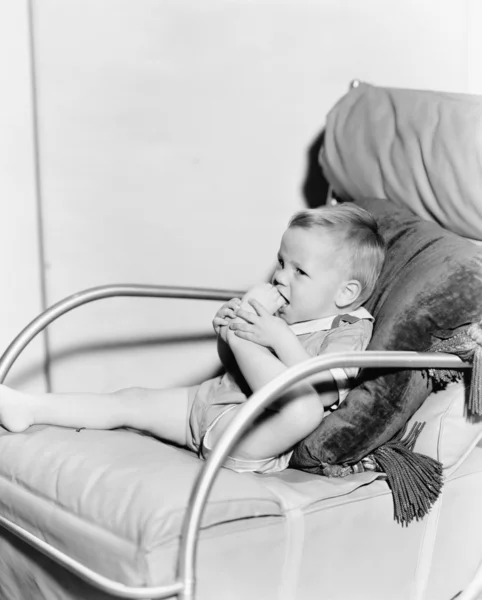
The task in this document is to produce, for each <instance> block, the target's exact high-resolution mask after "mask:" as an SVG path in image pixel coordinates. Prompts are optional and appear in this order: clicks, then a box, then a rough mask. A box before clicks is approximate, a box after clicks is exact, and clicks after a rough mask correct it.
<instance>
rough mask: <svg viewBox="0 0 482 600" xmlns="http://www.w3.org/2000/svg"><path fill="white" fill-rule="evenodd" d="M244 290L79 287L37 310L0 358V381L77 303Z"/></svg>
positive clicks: (224, 295) (221, 296) (211, 296)
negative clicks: (43, 333) (57, 300)
mask: <svg viewBox="0 0 482 600" xmlns="http://www.w3.org/2000/svg"><path fill="white" fill-rule="evenodd" d="M243 294H244V292H240V291H239V290H238V291H235V290H225V289H211V288H196V287H174V286H169V285H139V284H128V283H127V284H122V283H119V284H112V285H102V286H98V287H93V288H89V289H87V290H83V291H81V292H78V293H76V294H73V295H72V296H68V297H67V298H64V299H63V300H60V301H59V302H57V303H56V304H54V305H53V306H51V307H50V308H48V309H47V310H46V311H44V312H43V313H41V314H40V315H39V316H38V317H36V318H35V319H34V320H33V321H31V322H30V323H29V324H28V325H27V327H25V329H23V330H22V331H21V332H20V333H19V334H18V335H17V337H16V338H15V339H14V340H13V342H12V343H11V344H10V345H9V346H8V348H7V349H6V350H5V352H4V353H3V355H2V357H1V358H0V383H3V381H4V380H5V377H6V376H7V374H8V372H9V370H10V368H11V367H12V365H13V363H14V362H15V360H16V359H17V358H18V356H19V355H20V353H21V352H22V351H23V350H24V349H25V347H26V346H27V345H28V344H29V343H30V342H31V341H32V340H33V338H34V337H35V336H36V335H37V334H38V333H40V332H41V331H43V330H44V329H45V328H46V327H47V325H49V324H50V323H52V322H53V321H55V320H56V319H58V318H59V317H61V316H62V315H64V314H65V313H67V312H69V311H71V310H72V309H74V308H76V307H77V306H82V305H83V304H87V303H88V302H93V301H94V300H102V299H103V298H112V297H114V296H137V297H139V296H142V297H149V298H189V299H193V300H230V299H231V298H234V297H235V296H242V295H243Z"/></svg>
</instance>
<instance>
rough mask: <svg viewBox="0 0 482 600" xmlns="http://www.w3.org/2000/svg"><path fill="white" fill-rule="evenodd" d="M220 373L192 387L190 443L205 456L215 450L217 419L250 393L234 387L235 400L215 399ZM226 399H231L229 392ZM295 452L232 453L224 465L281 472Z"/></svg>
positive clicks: (232, 395) (239, 470)
mask: <svg viewBox="0 0 482 600" xmlns="http://www.w3.org/2000/svg"><path fill="white" fill-rule="evenodd" d="M220 379H221V378H219V377H216V378H214V379H210V380H209V381H205V382H204V383H202V384H201V385H198V386H193V387H190V388H189V390H188V393H189V404H188V419H187V428H186V445H187V447H188V448H189V449H191V450H192V451H193V452H196V454H198V455H199V456H200V457H201V458H204V459H206V458H207V457H208V456H209V453H210V452H211V451H212V447H211V445H210V444H209V435H210V433H211V431H212V430H213V428H214V426H215V425H216V423H217V422H218V421H219V420H220V419H222V417H223V416H224V415H225V414H227V413H228V412H230V411H231V410H233V409H234V408H235V407H236V406H238V405H239V404H242V403H243V402H245V401H246V396H245V395H244V394H243V393H242V392H241V391H239V390H230V393H229V399H231V400H234V402H226V401H221V402H213V399H214V398H215V392H216V389H219V388H220V387H221V382H220ZM224 400H228V397H227V396H225V397H224ZM292 454H293V452H292V451H290V452H285V453H283V454H281V455H280V456H274V457H270V458H263V459H260V460H248V459H241V458H235V457H234V456H228V457H227V458H226V460H225V461H224V466H225V467H227V468H228V469H231V470H233V471H237V472H238V473H247V472H251V473H265V474H266V473H277V472H279V471H284V470H285V469H287V468H288V464H289V461H290V458H291V455H292Z"/></svg>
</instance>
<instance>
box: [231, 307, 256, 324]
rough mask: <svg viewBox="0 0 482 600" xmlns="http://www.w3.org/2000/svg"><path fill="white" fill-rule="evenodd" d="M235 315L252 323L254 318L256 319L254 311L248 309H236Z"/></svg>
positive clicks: (254, 320)
mask: <svg viewBox="0 0 482 600" xmlns="http://www.w3.org/2000/svg"><path fill="white" fill-rule="evenodd" d="M236 316H237V317H241V318H242V319H244V320H245V321H247V322H248V323H252V324H253V325H254V323H255V322H256V319H257V315H256V313H253V312H251V311H249V310H244V309H242V308H240V309H238V310H237V311H236Z"/></svg>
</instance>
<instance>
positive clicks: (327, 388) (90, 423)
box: [0, 204, 385, 473]
mask: <svg viewBox="0 0 482 600" xmlns="http://www.w3.org/2000/svg"><path fill="white" fill-rule="evenodd" d="M384 253H385V248H384V242H383V240H382V238H381V236H380V235H379V233H378V231H377V226H376V223H375V221H374V219H373V218H372V217H371V216H370V215H369V214H368V213H367V212H366V211H364V210H363V209H361V208H359V207H357V206H355V205H352V204H341V205H338V206H335V207H324V208H320V209H312V210H305V211H302V212H300V213H297V214H296V215H295V216H294V217H293V218H292V219H291V221H290V223H289V225H288V228H287V230H286V231H285V232H284V234H283V237H282V240H281V245H280V249H279V252H278V267H277V269H276V271H275V273H274V275H273V278H272V283H271V284H263V285H261V286H257V287H255V288H253V290H251V291H250V292H248V293H247V294H246V295H245V296H244V298H243V299H242V300H240V299H237V298H234V299H232V300H230V301H229V302H228V303H226V304H225V305H223V306H222V307H221V308H220V309H219V310H218V312H217V313H216V316H215V317H214V320H213V326H214V329H215V331H216V333H217V335H218V349H219V354H220V357H221V360H222V361H223V363H224V365H225V367H226V369H227V371H226V373H225V374H224V375H222V376H220V377H216V378H214V379H210V380H208V381H205V382H204V383H202V384H200V385H198V386H194V387H190V388H176V389H166V390H154V389H145V388H129V389H126V390H120V391H117V392H113V393H109V394H42V395H31V394H26V393H21V392H18V391H15V390H12V389H10V388H7V387H6V386H0V423H1V424H3V426H4V427H5V428H7V429H9V430H10V431H13V432H18V431H23V430H24V429H26V428H27V427H29V426H30V425H33V424H40V423H43V424H50V425H59V426H65V427H74V428H83V427H85V428H91V429H113V428H117V427H131V428H135V429H140V430H145V431H149V432H150V433H152V434H153V435H155V436H157V437H159V438H161V439H164V440H167V441H169V442H173V443H175V444H178V445H181V446H185V447H188V448H190V449H191V450H193V451H195V452H198V453H199V454H200V455H201V456H203V457H206V455H207V454H208V453H209V451H210V450H211V449H212V447H213V446H214V444H215V443H216V441H217V440H218V439H219V438H220V436H221V435H222V433H223V431H224V430H225V429H226V426H227V425H228V424H229V422H230V421H231V420H232V419H233V418H234V416H235V415H236V413H237V411H238V410H239V407H240V406H241V404H242V403H243V402H245V400H246V398H247V397H248V396H249V395H250V394H251V393H252V392H255V391H257V390H259V389H260V388H261V387H263V386H264V385H265V384H266V383H268V382H269V381H271V380H272V379H274V378H275V377H276V376H277V375H279V374H280V373H282V372H283V371H285V370H286V369H287V368H289V367H291V366H293V365H295V364H297V363H300V362H302V361H304V360H307V359H308V358H310V357H311V356H315V355H318V354H321V353H326V352H347V351H352V350H364V349H365V348H366V346H367V344H368V342H369V340H370V336H371V332H372V317H371V316H370V315H369V313H368V312H367V311H366V310H365V309H364V308H361V304H362V303H363V302H364V301H365V300H366V299H367V298H368V296H369V295H370V294H371V292H372V290H373V288H374V286H375V282H376V280H377V277H378V274H379V272H380V269H381V267H382V264H383V260H384ZM356 372H357V369H332V370H331V371H329V372H324V373H320V374H317V375H316V376H313V377H312V378H310V380H307V381H303V382H301V383H299V384H297V385H295V386H293V388H292V389H290V390H289V391H288V392H286V393H285V394H284V395H283V396H282V397H281V398H280V399H279V400H277V401H276V402H275V404H274V405H272V406H271V407H270V408H269V409H267V410H265V411H264V412H263V414H262V415H261V416H260V418H259V419H258V420H257V421H256V423H255V424H254V426H253V427H252V428H251V430H250V431H249V432H247V434H246V435H245V436H244V437H243V439H242V440H241V442H240V443H239V445H238V446H237V447H236V451H235V452H234V453H233V454H234V455H233V456H231V457H229V458H228V459H227V461H226V463H225V464H226V466H228V467H230V468H232V469H234V470H236V471H254V472H258V473H269V472H276V471H280V470H283V469H285V468H286V467H287V466H288V463H289V460H290V457H291V448H292V447H293V446H294V445H295V444H296V443H298V442H299V441H301V440H302V439H303V438H304V437H306V436H307V435H308V434H309V433H311V432H312V431H313V430H314V429H315V428H316V427H317V426H318V425H319V423H320V422H321V420H322V418H323V414H324V409H325V407H333V406H334V405H336V403H337V402H338V403H339V402H341V401H343V399H344V398H345V396H346V394H347V393H348V389H349V388H350V380H351V379H352V378H353V377H354V376H355V375H356Z"/></svg>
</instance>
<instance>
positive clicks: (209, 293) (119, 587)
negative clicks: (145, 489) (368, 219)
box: [0, 284, 471, 600]
mask: <svg viewBox="0 0 482 600" xmlns="http://www.w3.org/2000/svg"><path fill="white" fill-rule="evenodd" d="M242 293H243V292H240V291H234V290H225V289H211V288H194V287H172V286H154V285H137V284H115V285H106V286H99V287H95V288H89V289H87V290H84V291H81V292H79V293H77V294H74V295H72V296H68V297H67V298H65V299H63V300H61V301H59V302H57V303H56V304H54V305H53V306H51V307H50V308H48V309H47V310H46V311H44V312H43V313H41V314H40V315H39V316H38V317H36V318H35V319H34V320H33V321H31V322H30V323H29V324H28V325H27V326H26V327H25V328H24V329H23V330H22V331H21V332H20V333H19V335H18V336H17V337H16V338H15V339H14V340H13V341H12V343H11V344H10V345H9V347H8V348H7V350H6V351H5V352H4V354H3V355H2V357H1V358H0V383H1V382H3V381H4V379H5V377H6V376H7V374H8V372H9V370H10V368H11V367H12V365H13V364H14V362H15V360H16V359H17V358H18V356H19V355H20V354H21V352H22V351H23V350H24V349H25V347H26V346H27V345H28V344H29V343H30V341H31V340H32V339H34V337H35V336H36V335H37V334H38V333H40V332H41V331H42V330H44V329H45V328H46V327H47V326H48V325H49V324H50V323H52V322H53V321H55V320H56V319H58V318H59V317H61V316H62V315H64V314H66V313H67V312H69V311H71V310H73V309H74V308H77V307H79V306H82V305H84V304H87V303H89V302H93V301H96V300H102V299H105V298H112V297H119V296H133V297H151V298H153V297H155V298H179V299H182V298H187V299H197V300H217V301H222V300H229V299H230V298H233V297H235V296H240V295H242ZM337 367H377V368H412V369H426V368H430V367H431V368H443V369H457V368H460V369H466V368H470V367H471V365H469V364H467V363H464V362H463V361H462V360H461V359H460V358H458V357H456V356H454V355H451V354H443V353H418V352H350V353H346V354H329V355H325V356H317V357H315V358H312V359H309V360H307V361H306V362H304V363H302V364H299V365H296V366H294V367H291V368H289V369H287V370H286V371H285V372H284V373H282V374H281V375H280V376H278V377H277V378H276V379H274V380H273V381H271V382H270V383H269V384H267V385H266V386H264V387H263V388H262V389H261V390H259V391H257V392H256V393H254V394H253V395H252V396H251V397H250V398H249V400H248V401H247V402H246V403H245V404H243V406H242V408H241V410H240V411H239V413H238V414H237V416H236V418H235V419H233V421H232V422H231V423H230V425H229V426H228V427H227V429H226V431H225V432H224V434H223V435H222V437H221V439H220V440H219V442H218V444H217V446H216V447H215V448H214V449H213V451H212V453H211V454H210V456H209V458H208V460H206V461H205V463H204V465H203V467H202V469H201V470H200V473H199V476H198V478H197V480H196V482H195V484H194V486H193V489H192V491H191V497H190V501H189V506H188V510H187V512H186V515H185V519H184V523H183V531H182V537H181V543H180V548H179V557H178V570H177V578H176V581H174V582H173V583H172V584H170V585H164V586H156V587H129V586H125V585H123V584H120V583H118V582H116V581H113V580H111V579H109V578H107V577H104V576H103V575H100V574H99V573H97V572H95V571H93V570H92V569H89V568H87V567H85V566H84V565H82V564H81V563H79V562H78V561H76V560H74V559H72V558H71V557H69V556H68V555H66V554H65V553H63V552H60V551H59V550H57V549H56V548H55V547H53V546H51V545H50V544H47V543H45V542H44V541H43V540H41V539H40V538H37V537H36V536H34V535H32V534H31V533H30V532H28V531H27V530H25V529H23V528H21V527H19V526H18V525H16V524H15V523H13V522H11V521H9V520H8V519H5V518H4V517H0V525H1V526H3V527H4V528H5V529H8V530H9V531H10V532H12V533H13V534H15V535H16V536H18V537H20V538H21V539H22V540H24V541H25V542H27V543H28V544H30V545H31V546H33V547H34V548H35V549H37V550H38V551H39V552H41V553H42V554H44V555H46V556H48V557H50V558H51V559H52V560H54V561H56V562H57V563H59V564H61V565H62V566H63V567H65V568H66V569H68V570H70V571H71V572H73V573H74V574H76V575H77V576H78V577H80V578H82V579H83V580H85V581H87V582H88V583H89V584H90V585H92V586H94V587H97V588H99V589H101V590H103V591H105V592H107V593H109V594H111V595H113V596H116V597H118V598H150V599H152V600H154V599H158V598H159V599H160V598H171V597H177V598H178V599H179V600H194V598H195V593H196V554H197V545H198V541H199V530H200V525H201V518H202V515H203V512H204V509H205V506H206V503H207V500H208V498H209V494H210V491H211V489H212V486H213V483H214V481H215V479H216V477H217V475H218V473H219V471H220V469H221V467H222V465H223V463H224V461H225V459H226V457H227V456H228V455H229V453H230V452H231V450H232V449H233V447H234V446H235V445H236V443H237V442H238V441H239V440H240V438H241V437H242V436H243V434H244V433H245V432H246V431H247V429H248V428H249V427H250V426H251V425H252V424H253V422H254V421H255V419H256V418H257V416H258V415H259V414H260V413H261V412H262V411H263V410H264V409H265V408H266V407H268V406H269V405H270V404H271V403H272V402H273V401H274V400H276V398H278V397H279V395H280V394H282V393H283V392H284V391H286V390H287V389H288V388H289V387H291V386H292V385H293V384H295V383H298V382H299V381H302V380H303V379H305V378H306V377H309V376H311V375H313V374H315V373H318V372H321V371H323V370H326V369H333V368H337ZM461 598H462V597H461ZM466 600H469V598H468V597H467V599H466Z"/></svg>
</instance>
